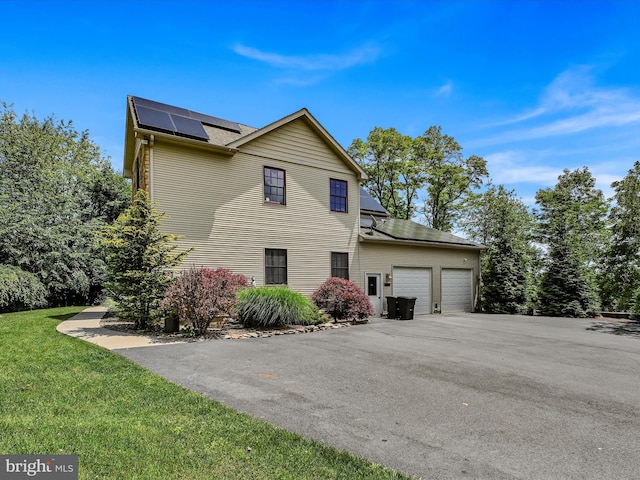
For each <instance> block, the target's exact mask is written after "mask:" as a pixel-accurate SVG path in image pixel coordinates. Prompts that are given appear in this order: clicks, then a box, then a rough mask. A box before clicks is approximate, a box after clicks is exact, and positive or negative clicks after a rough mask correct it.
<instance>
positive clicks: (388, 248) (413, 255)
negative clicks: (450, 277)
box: [352, 242, 479, 303]
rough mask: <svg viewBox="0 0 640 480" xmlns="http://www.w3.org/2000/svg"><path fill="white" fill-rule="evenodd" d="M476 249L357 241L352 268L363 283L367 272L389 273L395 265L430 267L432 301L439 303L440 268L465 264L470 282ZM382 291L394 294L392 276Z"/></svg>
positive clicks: (474, 273) (475, 274)
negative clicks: (355, 256) (468, 270)
mask: <svg viewBox="0 0 640 480" xmlns="http://www.w3.org/2000/svg"><path fill="white" fill-rule="evenodd" d="M478 255H479V253H478V252H477V251H471V250H458V249H447V248H429V247H422V246H411V245H393V244H387V243H364V242H362V243H360V244H359V247H358V254H357V258H356V262H355V265H354V268H352V271H354V272H357V273H356V275H357V276H358V278H357V279H356V278H353V280H356V281H357V282H358V284H359V285H361V286H362V285H363V284H364V283H363V282H364V275H365V274H366V273H382V278H383V280H384V278H385V274H387V273H392V272H393V268H394V267H421V268H430V269H431V272H432V284H431V285H432V294H431V301H433V302H436V301H437V302H438V303H441V271H442V269H443V268H445V269H446V268H468V269H471V270H472V272H473V273H472V275H473V277H472V282H474V283H473V284H474V285H475V280H473V279H474V278H475V277H476V276H477V275H479V271H478V269H477V265H478ZM383 295H384V296H387V295H393V279H392V280H391V285H390V286H385V287H384V290H383Z"/></svg>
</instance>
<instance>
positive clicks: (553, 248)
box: [349, 126, 640, 317]
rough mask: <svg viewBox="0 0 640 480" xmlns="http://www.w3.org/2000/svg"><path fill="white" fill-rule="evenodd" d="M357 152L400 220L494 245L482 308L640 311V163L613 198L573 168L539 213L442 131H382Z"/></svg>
mask: <svg viewBox="0 0 640 480" xmlns="http://www.w3.org/2000/svg"><path fill="white" fill-rule="evenodd" d="M349 153H350V154H351V155H352V156H353V158H355V159H356V160H357V161H358V162H359V164H360V165H361V166H362V167H363V169H364V170H365V172H366V173H367V175H368V176H369V179H368V180H367V182H366V183H365V188H366V189H367V190H368V191H369V193H370V194H371V195H372V196H373V197H375V198H376V199H377V200H378V201H379V202H380V204H381V205H382V206H383V207H385V208H386V209H387V210H388V211H389V213H390V214H391V215H392V216H394V217H396V218H403V219H414V220H416V221H418V222H422V223H424V224H425V225H427V226H430V227H432V228H436V229H438V230H443V231H448V232H451V231H453V230H455V231H456V232H462V234H463V235H464V236H466V237H467V238H468V239H469V240H473V241H475V242H478V243H480V244H482V245H484V246H485V247H486V250H485V251H484V253H483V254H482V277H483V281H482V285H481V299H480V304H479V305H477V307H478V308H479V309H480V310H482V311H486V312H495V313H527V312H532V311H538V312H540V313H541V314H543V315H550V316H570V317H593V316H595V315H597V314H598V312H600V311H602V310H606V311H629V312H633V313H638V312H640V236H639V234H640V162H635V163H634V165H633V166H632V168H630V169H629V171H628V172H627V175H626V176H625V177H624V178H623V179H622V180H620V181H617V182H614V183H613V184H612V188H613V189H614V192H615V193H614V195H613V197H612V198H609V199H607V198H605V196H604V194H603V193H602V191H601V190H599V189H597V188H596V186H595V178H594V177H593V175H592V174H591V172H590V171H589V169H588V168H587V167H583V168H579V169H575V170H572V171H571V170H568V169H565V170H564V171H563V173H562V174H561V175H560V176H559V177H558V181H557V183H556V185H555V186H554V187H552V188H546V189H541V190H539V191H538V192H537V193H536V197H535V198H536V202H535V203H536V206H535V207H533V208H529V207H528V206H527V205H525V204H524V202H523V201H522V200H521V199H520V198H518V197H517V195H516V192H515V191H514V190H508V189H507V188H505V186H504V185H494V184H492V183H491V181H490V180H489V172H488V171H487V164H486V161H485V160H484V159H483V158H482V157H479V156H476V155H471V156H468V157H465V156H464V155H463V153H462V147H461V146H460V144H459V143H458V142H456V141H455V139H454V138H453V137H451V136H449V135H446V134H443V133H442V129H441V127H439V126H432V127H429V128H428V129H427V130H426V131H425V133H424V134H422V135H420V136H417V137H415V138H412V137H410V136H406V135H402V134H400V133H399V132H398V131H397V130H396V129H394V128H389V129H382V128H379V127H376V128H374V129H373V130H372V131H371V132H370V133H369V135H368V137H367V138H366V139H365V140H362V139H355V140H354V141H353V143H352V144H351V146H350V148H349ZM421 195H423V197H421ZM421 202H422V203H421Z"/></svg>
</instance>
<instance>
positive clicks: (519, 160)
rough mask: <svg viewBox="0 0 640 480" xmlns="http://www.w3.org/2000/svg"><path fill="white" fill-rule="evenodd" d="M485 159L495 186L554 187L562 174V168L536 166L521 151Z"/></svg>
mask: <svg viewBox="0 0 640 480" xmlns="http://www.w3.org/2000/svg"><path fill="white" fill-rule="evenodd" d="M484 158H485V160H486V161H487V167H488V170H489V171H490V172H491V178H492V180H493V183H495V184H514V183H515V184H517V183H534V184H541V185H554V184H555V183H556V181H557V180H558V175H560V174H561V173H562V169H561V168H556V167H552V166H549V165H542V164H535V163H534V162H531V161H529V160H527V155H526V154H525V153H523V152H520V151H514V150H509V151H504V152H497V153H492V154H490V155H487V156H485V157H484Z"/></svg>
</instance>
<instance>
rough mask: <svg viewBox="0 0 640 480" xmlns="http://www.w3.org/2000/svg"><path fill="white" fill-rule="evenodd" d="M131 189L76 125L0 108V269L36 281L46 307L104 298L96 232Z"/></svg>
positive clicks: (121, 206) (4, 106) (127, 196)
mask: <svg viewBox="0 0 640 480" xmlns="http://www.w3.org/2000/svg"><path fill="white" fill-rule="evenodd" d="M128 188H129V187H128V182H127V181H126V180H125V179H124V178H122V177H121V176H119V175H117V174H116V173H115V172H114V171H113V169H112V168H111V165H110V164H109V162H108V160H106V159H105V158H103V157H102V156H101V153H100V149H99V148H98V147H97V146H96V145H95V144H94V143H93V142H92V141H91V140H90V138H89V135H88V133H87V132H82V133H79V132H78V131H76V130H75V129H74V127H73V124H72V122H64V121H57V120H55V119H54V118H53V117H48V118H46V119H45V120H43V121H40V120H38V119H37V118H36V117H35V116H33V115H27V114H25V115H23V116H22V117H18V115H16V113H15V112H14V111H13V110H12V109H11V107H9V106H8V105H6V104H4V103H0V263H2V264H6V265H13V266H15V267H18V268H20V269H21V270H23V271H25V272H28V273H31V274H33V275H35V276H36V278H37V279H38V280H39V281H40V282H41V283H42V285H44V287H45V288H46V297H47V301H48V303H49V304H52V305H61V304H72V303H90V302H93V301H94V300H95V299H96V298H98V297H99V295H100V293H101V290H102V283H103V280H104V276H105V267H104V262H103V259H102V257H101V255H100V254H99V252H98V251H97V248H96V233H97V231H98V230H99V229H100V228H101V227H102V225H104V224H105V223H106V222H109V221H110V220H111V219H112V218H113V217H114V215H115V216H117V213H119V211H121V210H122V208H123V207H124V205H125V204H126V203H127V202H128V201H129V195H130V194H129V193H128ZM97 191H101V192H102V193H101V195H96V192H97ZM107 197H108V198H109V199H110V202H107V201H106V198H107Z"/></svg>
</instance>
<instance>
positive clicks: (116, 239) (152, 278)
mask: <svg viewBox="0 0 640 480" xmlns="http://www.w3.org/2000/svg"><path fill="white" fill-rule="evenodd" d="M164 217H165V215H164V214H161V213H159V212H158V211H157V210H156V208H155V206H154V204H153V202H151V200H150V198H149V195H148V194H147V193H146V192H145V191H144V190H138V192H137V193H136V196H135V198H134V200H133V204H132V205H131V207H129V208H128V209H127V210H126V211H125V212H124V213H122V214H121V215H120V216H119V217H118V219H117V220H116V221H115V222H114V223H113V225H110V226H107V227H106V228H105V229H104V230H103V235H102V246H103V248H104V251H105V253H106V261H107V270H108V281H107V283H106V285H105V287H106V289H107V292H108V294H109V295H110V296H111V298H112V299H113V300H114V301H115V302H116V305H117V311H116V314H117V315H118V317H119V318H121V319H123V320H128V321H133V322H134V324H135V328H139V329H145V328H147V327H148V326H149V324H150V323H152V322H153V321H154V320H155V318H156V312H157V310H158V307H159V302H160V300H162V298H163V297H164V294H165V292H166V290H167V288H168V286H169V284H170V282H171V276H170V271H169V269H171V268H172V267H175V266H177V265H179V264H180V263H181V262H182V260H183V258H184V257H185V256H186V255H187V254H188V253H189V250H187V251H182V252H175V250H176V249H177V248H178V246H177V244H175V243H174V242H175V240H176V239H177V237H176V236H175V235H170V234H167V233H163V232H161V231H160V222H161V220H162V218H164Z"/></svg>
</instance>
